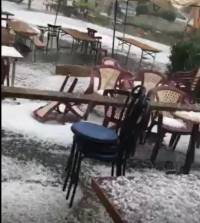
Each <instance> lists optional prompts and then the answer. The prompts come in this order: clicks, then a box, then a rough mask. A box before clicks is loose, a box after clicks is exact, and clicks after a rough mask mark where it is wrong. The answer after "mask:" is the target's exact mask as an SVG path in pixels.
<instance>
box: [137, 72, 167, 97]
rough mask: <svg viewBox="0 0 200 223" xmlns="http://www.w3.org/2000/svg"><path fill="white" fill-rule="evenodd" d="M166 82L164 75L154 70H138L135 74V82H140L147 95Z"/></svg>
mask: <svg viewBox="0 0 200 223" xmlns="http://www.w3.org/2000/svg"><path fill="white" fill-rule="evenodd" d="M166 80H167V77H166V75H164V74H163V73H161V72H158V71H154V70H140V71H139V72H138V73H137V74H136V79H135V81H139V82H141V85H142V86H144V87H145V88H146V92H147V93H148V92H149V91H150V90H151V89H153V88H155V87H157V86H158V85H160V84H161V83H162V82H165V81H166Z"/></svg>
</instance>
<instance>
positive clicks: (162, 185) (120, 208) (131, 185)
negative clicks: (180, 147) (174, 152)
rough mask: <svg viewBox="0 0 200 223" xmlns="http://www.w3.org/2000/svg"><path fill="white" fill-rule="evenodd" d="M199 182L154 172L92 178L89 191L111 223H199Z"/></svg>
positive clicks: (188, 177) (191, 178)
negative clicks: (94, 196)
mask: <svg viewBox="0 0 200 223" xmlns="http://www.w3.org/2000/svg"><path fill="white" fill-rule="evenodd" d="M199 185H200V178H199V176H198V175H193V174H190V175H175V174H174V175H171V174H165V173H164V172H163V171H158V170H156V169H142V170H137V169H135V170H134V171H132V172H131V176H129V177H124V176H120V177H117V178H116V177H95V178H92V189H93V190H94V192H95V193H96V195H97V197H98V198H99V200H100V202H101V203H102V205H103V206H104V207H105V208H106V210H107V212H108V213H109V215H110V217H111V218H112V219H113V222H115V223H134V222H142V223H155V222H156V223H161V222H162V223H169V222H170V223H178V222H179V223H181V222H182V223H183V222H193V223H194V222H199V219H200V212H199V203H200V191H199Z"/></svg>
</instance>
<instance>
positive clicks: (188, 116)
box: [174, 111, 200, 174]
mask: <svg viewBox="0 0 200 223" xmlns="http://www.w3.org/2000/svg"><path fill="white" fill-rule="evenodd" d="M174 116H175V117H177V118H179V119H183V120H184V121H190V122H192V123H193V127H192V133H191V136H190V142H189V146H188V150H187V154H186V159H185V163H184V165H183V167H182V168H181V172H182V173H184V174H188V173H189V172H190V169H191V165H192V163H193V162H194V157H195V147H196V143H197V139H198V137H199V125H200V112H185V111H178V112H175V113H174Z"/></svg>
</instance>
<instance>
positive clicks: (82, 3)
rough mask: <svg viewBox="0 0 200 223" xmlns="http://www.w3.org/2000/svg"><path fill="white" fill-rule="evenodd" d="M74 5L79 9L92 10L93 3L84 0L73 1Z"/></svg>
mask: <svg viewBox="0 0 200 223" xmlns="http://www.w3.org/2000/svg"><path fill="white" fill-rule="evenodd" d="M74 6H75V7H78V8H80V9H91V10H92V9H94V8H95V5H94V3H89V2H86V1H84V0H78V1H75V5H74Z"/></svg>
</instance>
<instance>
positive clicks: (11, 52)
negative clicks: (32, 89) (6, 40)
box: [1, 46, 23, 87]
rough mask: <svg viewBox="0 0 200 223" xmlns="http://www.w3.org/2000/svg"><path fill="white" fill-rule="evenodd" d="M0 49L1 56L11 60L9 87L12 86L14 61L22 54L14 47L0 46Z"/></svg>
mask: <svg viewBox="0 0 200 223" xmlns="http://www.w3.org/2000/svg"><path fill="white" fill-rule="evenodd" d="M1 50H2V51H1V57H3V58H9V60H11V62H12V64H13V66H12V76H11V87H14V81H15V66H16V61H17V60H18V59H20V58H23V56H22V55H21V54H20V53H19V52H18V51H17V50H16V49H15V48H14V47H10V46H1Z"/></svg>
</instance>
